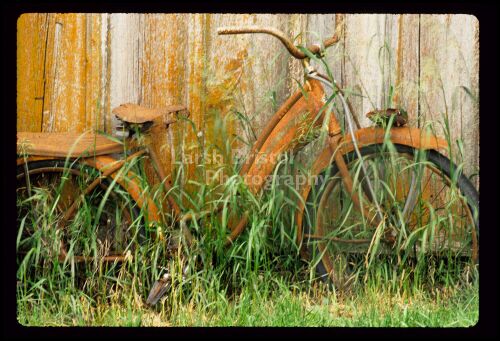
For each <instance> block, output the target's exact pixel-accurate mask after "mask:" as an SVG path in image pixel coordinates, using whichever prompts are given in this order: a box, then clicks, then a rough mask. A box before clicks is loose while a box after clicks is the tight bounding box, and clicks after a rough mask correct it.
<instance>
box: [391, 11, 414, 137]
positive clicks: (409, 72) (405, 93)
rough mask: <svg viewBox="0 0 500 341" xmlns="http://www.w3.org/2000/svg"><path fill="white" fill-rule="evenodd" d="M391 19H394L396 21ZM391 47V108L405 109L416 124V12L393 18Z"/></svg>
mask: <svg viewBox="0 0 500 341" xmlns="http://www.w3.org/2000/svg"><path fill="white" fill-rule="evenodd" d="M394 21H397V22H396V23H395V22H394ZM394 21H393V25H394V26H393V28H392V30H391V32H392V34H391V35H392V37H393V38H392V39H391V40H392V41H393V43H392V44H391V45H392V46H395V47H396V48H395V50H394V53H393V58H394V59H395V65H394V67H395V77H396V79H395V80H394V98H393V103H394V106H395V107H401V108H404V109H405V110H406V111H407V112H408V119H409V125H411V126H414V127H417V126H418V109H419V108H418V96H419V95H418V86H419V72H420V70H419V67H420V59H419V58H420V54H419V25H420V17H419V15H418V14H400V15H398V16H397V18H394Z"/></svg>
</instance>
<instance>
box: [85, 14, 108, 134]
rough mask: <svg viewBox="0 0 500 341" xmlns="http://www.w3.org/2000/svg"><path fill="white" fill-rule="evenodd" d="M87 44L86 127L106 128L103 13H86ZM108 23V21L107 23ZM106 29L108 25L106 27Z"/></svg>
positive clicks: (94, 128)
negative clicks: (103, 80)
mask: <svg viewBox="0 0 500 341" xmlns="http://www.w3.org/2000/svg"><path fill="white" fill-rule="evenodd" d="M85 16H86V24H87V25H86V32H85V33H86V38H85V40H86V46H85V52H86V55H85V128H86V129H93V130H101V131H102V130H104V121H105V111H104V106H105V103H104V101H105V99H104V98H103V82H102V79H103V78H105V76H106V74H105V73H103V64H105V62H106V60H105V59H103V49H102V44H103V42H102V40H101V39H102V38H103V34H102V32H101V31H102V18H103V16H102V15H101V14H86V15H85ZM105 25H106V23H105ZM105 29H106V27H105Z"/></svg>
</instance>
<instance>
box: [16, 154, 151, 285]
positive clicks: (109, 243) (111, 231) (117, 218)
mask: <svg viewBox="0 0 500 341" xmlns="http://www.w3.org/2000/svg"><path fill="white" fill-rule="evenodd" d="M99 175H100V174H99V172H98V171H97V170H96V169H94V168H91V167H88V166H85V165H83V164H81V163H78V162H73V161H70V162H69V163H68V164H67V165H66V164H65V160H44V161H36V162H30V163H27V164H25V165H20V166H18V168H17V177H16V181H17V183H16V194H17V228H18V234H17V242H16V250H17V263H18V264H17V265H18V277H21V275H22V274H21V273H20V272H22V273H24V274H26V273H33V271H34V272H37V271H38V270H47V269H48V268H49V270H50V268H51V267H52V266H53V265H54V263H55V262H59V263H63V262H66V263H68V262H69V263H90V262H92V261H105V262H115V261H117V262H121V261H123V260H124V259H125V257H126V255H127V253H132V252H133V251H134V249H135V248H136V247H137V246H138V245H139V243H141V242H142V241H143V239H144V236H145V234H144V225H143V222H142V218H141V216H140V212H139V208H138V206H137V204H136V203H135V202H134V201H133V200H132V199H131V198H130V197H129V195H128V193H127V192H126V191H125V190H124V189H123V188H121V186H119V185H118V183H114V184H113V183H112V182H111V181H110V180H108V179H102V180H101V183H100V184H99V185H98V186H97V187H96V188H94V189H93V190H92V191H91V192H90V193H88V194H87V195H85V196H84V197H83V200H79V201H77V202H78V205H77V208H76V210H75V213H74V214H73V215H72V216H71V217H70V218H69V219H67V220H66V221H64V220H63V215H64V212H65V211H66V210H67V209H68V208H69V207H70V206H71V205H72V204H73V202H75V200H78V198H79V197H80V196H81V194H82V193H83V191H84V190H85V188H86V187H87V186H88V185H89V184H90V183H91V182H92V181H94V180H95V179H96V178H97V177H98V176H99Z"/></svg>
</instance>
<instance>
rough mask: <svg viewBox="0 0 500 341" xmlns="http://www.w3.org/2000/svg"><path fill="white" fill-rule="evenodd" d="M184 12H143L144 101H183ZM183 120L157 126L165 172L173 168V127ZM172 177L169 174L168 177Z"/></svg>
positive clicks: (157, 145)
mask: <svg viewBox="0 0 500 341" xmlns="http://www.w3.org/2000/svg"><path fill="white" fill-rule="evenodd" d="M186 17H187V16H186V15H185V14H146V15H144V16H143V22H144V25H143V27H141V34H142V35H143V37H144V38H143V39H144V43H143V46H144V51H143V53H142V58H141V61H140V62H141V66H142V67H141V70H142V73H141V77H142V79H141V87H140V91H141V94H142V103H141V104H143V105H145V106H147V107H151V108H161V107H164V106H168V105H173V104H181V105H184V104H185V102H186V100H185V99H186V87H185V80H186V71H187V68H186V63H185V56H186V49H187V21H186ZM181 128H182V124H175V125H173V126H171V127H170V129H169V130H167V129H165V127H162V126H160V127H156V131H155V133H156V134H157V135H156V138H155V139H153V140H152V143H153V146H154V147H155V148H157V150H159V151H160V154H161V158H160V161H161V163H162V166H163V168H164V170H165V173H166V174H167V176H170V175H171V174H172V172H173V171H174V169H173V168H174V165H175V145H176V144H178V141H177V140H174V136H176V135H177V134H174V132H173V131H172V130H175V131H176V132H177V131H179V130H180V129H181ZM171 180H172V179H171V178H170V181H171Z"/></svg>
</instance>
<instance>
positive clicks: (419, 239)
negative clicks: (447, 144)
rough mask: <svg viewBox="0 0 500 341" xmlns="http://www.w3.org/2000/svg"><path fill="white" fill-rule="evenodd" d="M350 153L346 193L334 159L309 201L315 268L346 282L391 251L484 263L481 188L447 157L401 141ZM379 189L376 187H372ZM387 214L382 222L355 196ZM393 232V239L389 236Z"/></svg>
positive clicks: (309, 245) (309, 247) (307, 236)
mask: <svg viewBox="0 0 500 341" xmlns="http://www.w3.org/2000/svg"><path fill="white" fill-rule="evenodd" d="M360 153H361V156H362V158H363V161H364V165H365V168H364V170H366V174H365V171H364V170H363V167H362V166H361V162H360V160H359V158H358V157H357V154H356V153H355V152H354V151H353V152H351V153H348V154H346V155H345V156H344V160H345V162H346V164H347V167H348V169H349V173H350V175H351V177H352V179H353V182H354V188H353V193H348V192H347V190H346V188H345V187H344V184H343V182H342V178H341V176H340V173H339V171H338V168H337V166H336V165H335V163H333V164H332V165H331V167H330V168H329V169H327V170H325V171H324V172H323V173H322V174H321V175H320V176H319V177H318V179H317V181H316V184H315V186H314V187H313V190H312V191H311V193H310V194H309V197H308V200H307V215H308V219H304V225H305V226H304V229H303V230H304V236H303V240H304V246H305V247H306V251H307V254H308V255H309V257H310V260H311V262H312V264H314V265H315V269H316V272H317V274H318V275H319V276H320V277H321V278H323V279H324V280H326V281H330V282H332V283H334V284H335V285H336V286H337V287H345V286H347V285H348V284H349V283H350V282H352V281H353V280H354V279H356V278H357V277H359V275H362V274H363V273H366V271H367V270H368V269H369V268H370V266H371V265H372V264H374V260H380V259H381V258H382V259H384V257H385V256H387V255H395V256H397V259H398V262H399V263H401V261H402V260H403V261H404V260H406V259H417V260H422V259H428V258H429V257H434V258H436V257H442V256H445V257H446V258H447V259H450V258H452V259H464V258H466V259H467V262H469V261H470V262H471V263H477V262H478V259H479V258H478V252H479V243H478V233H479V219H478V218H479V195H478V193H477V191H476V189H475V188H474V186H473V185H472V184H471V182H470V181H469V180H468V179H467V177H466V176H465V175H464V174H462V172H461V171H460V169H459V168H457V167H456V166H455V165H454V164H453V163H452V162H451V161H450V160H449V159H448V158H446V157H445V156H443V155H441V154H440V153H438V152H436V151H433V150H429V151H423V150H417V149H414V148H411V147H408V146H403V145H384V144H377V145H370V146H366V147H363V148H361V149H360ZM369 186H371V187H372V188H373V194H374V197H373V196H372V192H371V191H370V190H369ZM354 195H355V196H358V198H359V199H360V201H361V202H363V204H364V205H365V207H369V208H370V209H371V210H375V209H376V207H377V206H378V207H379V208H380V212H382V214H383V219H382V223H381V224H379V225H378V226H377V227H374V226H373V224H369V223H368V221H367V217H366V216H364V215H363V213H362V212H361V211H360V210H359V209H357V208H356V207H355V205H354V204H353V201H352V196H354ZM388 236H389V237H390V238H387V237H388Z"/></svg>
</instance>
